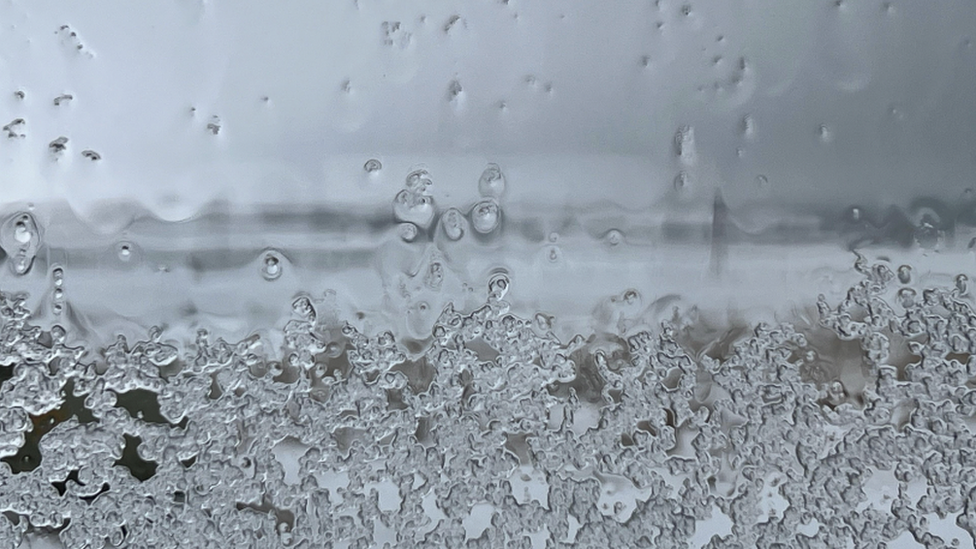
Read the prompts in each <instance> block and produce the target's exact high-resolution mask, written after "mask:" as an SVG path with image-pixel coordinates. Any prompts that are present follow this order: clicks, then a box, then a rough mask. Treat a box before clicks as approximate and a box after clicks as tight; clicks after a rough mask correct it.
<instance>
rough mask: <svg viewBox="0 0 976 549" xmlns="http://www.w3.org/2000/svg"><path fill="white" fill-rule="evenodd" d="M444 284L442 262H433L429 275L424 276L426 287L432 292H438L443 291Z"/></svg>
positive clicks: (428, 270)
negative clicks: (442, 285)
mask: <svg viewBox="0 0 976 549" xmlns="http://www.w3.org/2000/svg"><path fill="white" fill-rule="evenodd" d="M443 283H444V266H443V265H441V263H440V261H433V262H431V264H430V266H429V267H427V274H426V275H425V276H424V285H426V286H427V287H428V288H430V289H431V290H434V291H437V290H440V289H441V284H443Z"/></svg>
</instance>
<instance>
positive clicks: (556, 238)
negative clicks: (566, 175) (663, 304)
mask: <svg viewBox="0 0 976 549" xmlns="http://www.w3.org/2000/svg"><path fill="white" fill-rule="evenodd" d="M974 240H976V239H974ZM549 242H552V243H556V242H559V233H557V232H555V231H553V232H551V233H549Z"/></svg>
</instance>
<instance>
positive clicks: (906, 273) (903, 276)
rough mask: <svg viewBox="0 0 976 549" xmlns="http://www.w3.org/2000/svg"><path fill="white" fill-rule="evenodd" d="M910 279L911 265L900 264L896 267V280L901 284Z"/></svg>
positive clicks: (906, 282) (908, 281)
mask: <svg viewBox="0 0 976 549" xmlns="http://www.w3.org/2000/svg"><path fill="white" fill-rule="evenodd" d="M911 281H912V267H911V265H902V266H900V267H898V282H901V283H902V284H908V283H910V282H911Z"/></svg>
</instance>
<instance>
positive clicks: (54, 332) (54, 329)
mask: <svg viewBox="0 0 976 549" xmlns="http://www.w3.org/2000/svg"><path fill="white" fill-rule="evenodd" d="M66 336H67V333H66V332H65V330H64V327H63V326H61V325H59V324H55V325H54V326H51V339H52V340H53V341H54V343H56V344H59V345H60V344H62V343H64V340H65V337H66Z"/></svg>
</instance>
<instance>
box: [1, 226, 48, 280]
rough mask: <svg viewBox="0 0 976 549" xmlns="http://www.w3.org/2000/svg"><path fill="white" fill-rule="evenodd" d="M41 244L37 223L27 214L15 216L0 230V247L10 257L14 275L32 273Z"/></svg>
mask: <svg viewBox="0 0 976 549" xmlns="http://www.w3.org/2000/svg"><path fill="white" fill-rule="evenodd" d="M40 244H41V235H40V231H39V230H38V228H37V223H36V222H35V221H34V217H33V216H32V215H31V214H29V213H27V212H20V213H17V214H14V215H13V216H11V217H10V218H9V219H8V220H7V222H6V223H4V225H3V228H2V229H0V246H2V247H3V249H4V251H6V252H7V255H8V256H10V268H11V270H12V271H13V272H14V274H17V275H23V274H26V273H27V272H28V271H30V268H31V265H33V263H34V257H35V256H36V255H37V250H38V248H39V247H40Z"/></svg>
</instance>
